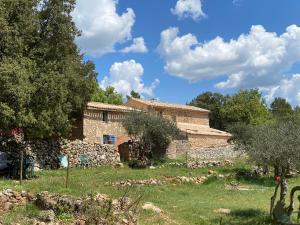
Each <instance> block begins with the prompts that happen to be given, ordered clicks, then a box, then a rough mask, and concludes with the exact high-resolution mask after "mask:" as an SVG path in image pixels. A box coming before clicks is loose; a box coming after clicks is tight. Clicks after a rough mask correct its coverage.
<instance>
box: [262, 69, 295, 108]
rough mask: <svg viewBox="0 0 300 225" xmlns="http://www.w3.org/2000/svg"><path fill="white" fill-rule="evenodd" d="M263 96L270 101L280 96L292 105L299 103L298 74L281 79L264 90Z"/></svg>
mask: <svg viewBox="0 0 300 225" xmlns="http://www.w3.org/2000/svg"><path fill="white" fill-rule="evenodd" d="M264 91H265V93H267V94H266V96H265V98H266V100H267V102H268V103H271V102H272V101H273V100H274V98H276V97H282V98H285V99H287V100H288V101H289V102H290V103H291V104H292V105H300V74H294V75H292V77H291V78H287V79H282V80H281V81H280V82H279V84H278V85H276V86H274V87H271V88H268V89H266V90H264Z"/></svg>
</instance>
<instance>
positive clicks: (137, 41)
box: [121, 37, 148, 53]
mask: <svg viewBox="0 0 300 225" xmlns="http://www.w3.org/2000/svg"><path fill="white" fill-rule="evenodd" d="M132 42H133V43H132V45H130V46H128V47H126V48H124V49H122V50H121V52H123V53H130V52H132V53H147V52H148V49H147V47H146V44H145V41H144V38H143V37H137V38H134V39H133V41H132Z"/></svg>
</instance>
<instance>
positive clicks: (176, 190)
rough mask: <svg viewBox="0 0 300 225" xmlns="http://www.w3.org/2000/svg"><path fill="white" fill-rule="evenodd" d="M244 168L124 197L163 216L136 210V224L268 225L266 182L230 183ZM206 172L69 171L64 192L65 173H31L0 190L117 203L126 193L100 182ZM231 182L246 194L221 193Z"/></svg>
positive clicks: (238, 166)
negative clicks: (222, 211)
mask: <svg viewBox="0 0 300 225" xmlns="http://www.w3.org/2000/svg"><path fill="white" fill-rule="evenodd" d="M248 167H249V166H247V165H246V164H245V163H244V162H243V161H241V162H237V163H236V164H235V165H234V166H233V167H223V168H214V170H215V171H217V172H219V173H222V174H230V175H229V176H228V177H226V178H214V179H210V180H209V181H208V182H206V183H205V184H202V185H195V184H172V183H168V184H165V185H161V186H138V187H133V188H131V190H130V194H129V195H130V197H131V198H137V197H138V196H139V195H143V198H142V202H148V201H149V202H153V203H154V204H155V205H156V206H158V207H159V208H161V209H162V210H163V212H164V213H163V214H161V215H156V214H155V213H151V212H149V211H144V210H140V212H139V222H140V223H139V224H142V225H153V224H182V225H192V224H199V225H210V224H232V225H255V224H270V223H269V222H268V219H267V218H268V207H269V199H270V197H271V195H272V193H273V189H274V185H275V184H274V182H273V181H272V180H271V179H269V178H261V179H241V178H240V179H236V177H235V173H236V171H237V170H239V169H247V168H248ZM209 169H211V168H205V169H197V170H190V169H186V168H176V167H172V166H166V167H164V168H156V169H145V170H132V169H130V168H128V167H124V168H118V169H117V168H111V167H99V168H92V169H86V170H82V169H72V170H71V173H70V188H69V189H67V188H65V175H66V171H64V170H56V171H42V172H40V173H38V174H37V175H38V178H36V179H33V180H28V181H24V183H23V185H22V186H20V185H19V183H18V182H17V181H10V180H5V179H2V180H0V189H4V188H12V189H14V190H27V191H31V192H40V191H49V192H53V193H60V194H67V195H73V196H84V195H89V194H93V193H103V194H108V195H109V196H111V197H114V198H117V197H120V196H122V195H123V193H124V192H125V191H126V189H127V188H118V187H112V186H109V185H105V183H106V182H113V181H118V180H125V179H148V178H163V177H164V176H189V175H191V176H197V175H204V174H207V172H208V170H209ZM231 182H239V184H240V185H244V186H247V187H248V188H249V189H250V190H246V191H238V190H226V188H225V186H226V185H228V184H230V183H231ZM289 182H290V184H291V185H290V186H293V185H296V184H297V183H298V184H300V179H298V178H297V179H291V180H290V181H289ZM28 207H29V206H27V207H25V208H24V207H23V208H19V209H15V210H13V211H12V212H10V213H9V214H4V215H2V217H1V215H0V220H1V221H2V220H3V221H2V222H4V223H6V221H8V222H9V218H13V217H15V216H16V215H22V214H24V215H26V216H28V215H27V214H28V213H29V214H30V213H34V212H35V211H34V209H32V208H28ZM26 208H27V209H26ZM218 208H228V209H230V210H231V214H229V215H222V214H218V213H215V212H214V210H215V209H218ZM66 217H67V216H66ZM8 224H9V223H8Z"/></svg>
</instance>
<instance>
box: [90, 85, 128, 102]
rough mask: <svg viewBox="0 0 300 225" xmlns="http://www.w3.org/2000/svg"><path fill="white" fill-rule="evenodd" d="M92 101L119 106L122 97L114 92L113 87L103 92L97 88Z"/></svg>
mask: <svg viewBox="0 0 300 225" xmlns="http://www.w3.org/2000/svg"><path fill="white" fill-rule="evenodd" d="M92 101H94V102H102V103H107V104H114V105H121V104H122V103H123V101H122V95H121V94H119V93H118V92H116V91H115V89H114V88H113V87H107V88H106V89H105V90H103V89H102V88H100V87H98V88H97V89H96V91H95V92H94V94H93V97H92Z"/></svg>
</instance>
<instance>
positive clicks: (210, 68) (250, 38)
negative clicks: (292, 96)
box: [158, 25, 300, 88]
mask: <svg viewBox="0 0 300 225" xmlns="http://www.w3.org/2000/svg"><path fill="white" fill-rule="evenodd" d="M158 50H159V53H160V55H161V56H162V58H163V59H164V60H165V62H166V64H165V70H166V71H167V72H168V73H170V74H172V75H175V76H177V77H181V78H184V79H187V80H190V81H199V80H203V79H213V78H216V77H221V76H222V77H224V76H225V77H227V80H225V81H223V82H220V83H218V84H216V86H217V87H218V88H251V87H271V86H274V85H276V84H278V83H279V82H280V81H281V80H282V79H283V74H285V73H286V72H288V71H289V70H290V68H291V67H292V65H293V64H295V63H297V62H299V61H300V27H298V26H296V25H291V26H289V27H287V29H286V32H285V33H283V34H281V35H277V34H276V33H272V32H267V31H266V30H265V29H264V27H263V26H261V25H257V26H252V28H251V30H250V32H249V33H248V34H242V35H240V36H239V37H238V38H237V39H236V40H230V41H227V42H226V41H224V40H223V39H222V38H221V37H216V38H215V39H213V40H210V41H207V42H205V43H200V42H199V41H198V40H197V37H196V36H195V35H193V34H186V35H183V36H179V30H178V28H169V29H167V30H164V31H163V32H162V33H161V42H160V45H159V47H158Z"/></svg>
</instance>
